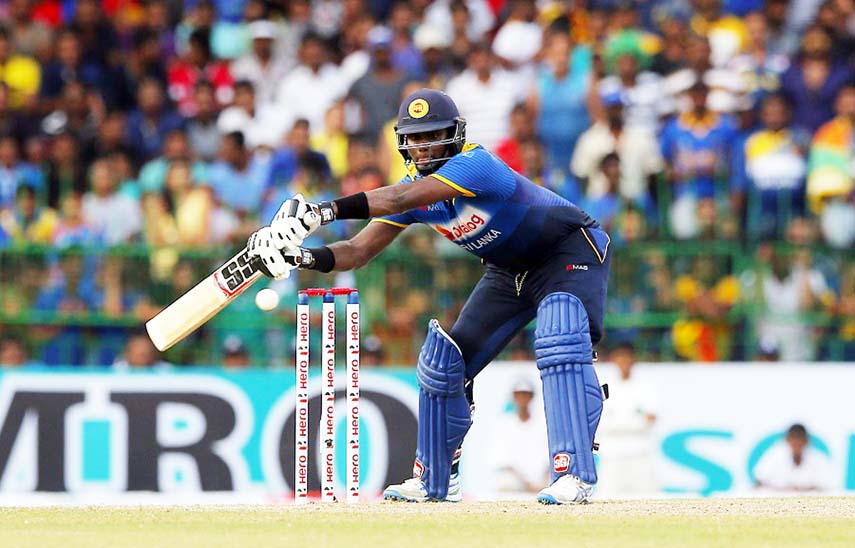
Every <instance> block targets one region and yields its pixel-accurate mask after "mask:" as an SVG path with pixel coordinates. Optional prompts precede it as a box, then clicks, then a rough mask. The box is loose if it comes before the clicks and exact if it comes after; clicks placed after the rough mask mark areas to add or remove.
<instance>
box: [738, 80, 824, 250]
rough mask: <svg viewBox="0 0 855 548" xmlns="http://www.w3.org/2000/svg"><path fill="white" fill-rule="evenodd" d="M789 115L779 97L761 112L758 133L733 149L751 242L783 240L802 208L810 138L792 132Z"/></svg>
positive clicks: (766, 102) (768, 100)
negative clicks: (785, 231) (785, 232)
mask: <svg viewBox="0 0 855 548" xmlns="http://www.w3.org/2000/svg"><path fill="white" fill-rule="evenodd" d="M790 119H791V109H790V105H789V103H788V102H787V100H786V99H785V98H784V97H783V96H781V95H770V96H768V97H767V98H766V99H765V100H764V101H763V105H762V108H761V114H760V120H761V127H760V128H759V129H758V131H756V132H754V133H753V134H752V135H751V136H750V137H748V139H746V140H745V141H744V142H743V143H742V146H741V147H735V149H734V154H733V174H732V178H731V193H732V194H733V195H734V199H733V200H732V202H733V203H734V204H735V206H736V207H735V209H736V211H737V212H741V211H742V209H743V204H744V205H745V208H746V215H745V218H746V232H747V234H748V237H749V238H750V239H752V240H754V239H764V240H765V239H769V238H773V237H782V236H783V235H784V229H785V227H786V226H787V225H789V222H790V220H792V218H794V217H797V216H799V215H801V214H802V213H803V212H804V207H805V176H806V174H807V151H808V148H809V147H810V135H809V134H807V133H805V132H804V131H800V130H798V129H797V128H794V127H792V126H791V123H790Z"/></svg>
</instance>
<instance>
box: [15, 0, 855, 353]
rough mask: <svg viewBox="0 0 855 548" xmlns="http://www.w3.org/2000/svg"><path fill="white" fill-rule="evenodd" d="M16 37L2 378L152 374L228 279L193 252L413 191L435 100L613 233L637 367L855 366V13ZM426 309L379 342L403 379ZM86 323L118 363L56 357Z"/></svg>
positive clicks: (90, 19)
mask: <svg viewBox="0 0 855 548" xmlns="http://www.w3.org/2000/svg"><path fill="white" fill-rule="evenodd" d="M0 22H2V26H0V246H2V248H3V249H2V252H1V253H0V255H2V269H0V277H2V282H3V283H2V287H0V313H2V314H3V318H4V321H3V322H2V323H3V324H4V325H5V324H8V325H5V327H0V335H3V336H5V338H4V343H3V345H0V361H5V360H11V359H12V358H11V357H9V356H18V354H19V353H18V352H17V350H20V354H22V355H24V356H27V358H26V359H28V360H33V361H36V362H42V363H66V364H83V363H86V364H101V365H109V364H110V363H113V362H114V361H115V362H117V363H118V362H121V361H122V360H125V361H127V356H126V354H128V353H131V354H133V349H132V348H130V347H131V346H132V345H133V343H134V340H135V338H134V335H133V332H132V330H129V326H132V325H138V324H139V323H140V321H141V320H144V319H146V318H147V317H150V316H151V315H152V314H154V313H155V312H156V311H157V310H158V309H159V307H162V306H163V305H165V304H168V302H169V301H170V299H171V298H174V296H175V295H176V294H180V291H181V290H182V289H186V288H187V287H189V286H190V285H192V283H193V282H194V281H195V280H197V279H198V278H199V277H201V276H202V275H204V274H205V273H206V271H210V266H211V263H203V264H202V265H201V266H199V265H197V266H196V267H194V266H193V264H192V262H188V261H186V260H185V258H186V255H187V253H190V254H191V255H192V252H194V251H195V252H198V251H199V250H211V251H212V252H214V251H216V256H219V257H220V258H222V257H224V256H225V255H226V251H231V250H232V249H237V248H239V247H241V246H242V245H243V242H244V241H245V239H246V237H247V235H248V234H249V233H251V232H252V231H253V230H255V229H256V228H257V227H258V226H259V225H260V224H261V223H267V222H268V221H269V220H270V218H271V217H272V215H273V213H274V212H275V211H276V209H277V208H278V206H279V204H280V202H281V201H282V200H283V199H285V198H286V197H289V196H291V195H293V194H295V193H297V192H301V193H302V194H303V195H304V196H306V197H307V198H308V199H309V200H312V201H318V200H323V199H330V198H333V197H335V196H338V195H343V194H350V193H353V192H358V191H365V190H370V189H372V188H377V187H379V186H382V185H386V184H394V183H395V182H397V181H398V180H400V179H401V177H402V176H403V175H404V174H405V168H404V165H403V162H402V159H401V157H400V155H399V154H398V152H397V150H396V140H395V137H394V120H395V116H396V114H397V108H398V105H399V103H400V101H401V99H402V98H403V97H405V96H406V95H408V94H409V93H410V92H412V91H413V90H415V89H418V88H420V87H426V86H427V87H433V88H440V89H444V90H446V91H447V92H448V93H449V94H450V95H451V97H452V98H453V99H454V100H455V101H456V103H457V104H458V106H459V108H460V110H461V114H462V115H463V116H464V117H465V118H466V119H467V121H468V124H467V133H468V140H469V141H470V142H476V143H480V144H482V145H484V146H485V147H487V148H488V149H490V150H492V151H493V152H495V153H496V154H497V155H499V156H500V157H501V158H502V159H504V160H505V161H506V162H507V163H508V164H509V165H510V166H511V167H512V168H513V169H515V170H517V171H519V172H520V173H523V174H524V175H526V176H527V177H529V178H531V179H532V180H534V181H536V182H537V183H539V184H541V185H543V186H546V187H549V188H550V189H552V190H554V191H556V192H558V193H559V194H561V195H563V196H565V197H567V198H568V199H570V200H571V201H573V202H575V203H577V204H579V205H580V206H581V207H582V208H583V209H585V210H586V211H588V212H589V213H590V214H591V215H592V216H593V217H595V218H596V219H597V220H598V221H599V222H600V223H601V224H603V225H604V226H605V227H606V228H607V229H608V230H609V231H610V233H611V234H612V241H613V243H614V246H615V250H616V251H615V253H616V256H617V257H616V259H615V261H614V262H613V264H614V267H613V276H612V278H613V279H612V290H611V291H612V293H611V295H610V304H609V306H610V312H611V314H612V315H613V316H615V317H618V316H620V315H624V316H626V317H627V318H629V320H627V321H622V322H619V323H620V325H619V326H617V327H616V328H615V329H613V330H611V332H610V339H611V342H612V344H618V343H620V342H622V341H625V340H635V339H638V338H639V337H646V339H645V340H647V341H652V342H650V344H641V345H640V349H641V351H642V353H643V354H642V355H644V353H647V355H648V357H661V356H664V357H666V358H667V357H670V358H675V359H685V360H696V361H722V360H730V359H769V360H788V361H791V360H795V361H799V360H814V359H852V358H853V357H855V257H853V256H852V254H851V253H849V250H850V248H851V247H852V244H853V242H855V179H853V176H854V175H855V131H853V124H855V0H825V1H822V0H649V1H633V0H587V1H586V0H574V1H564V2H552V1H544V0H433V1H431V0H412V1H394V0H312V1H309V0H232V1H228V2H227V1H223V0H215V1H210V0H187V1H185V2H178V1H165V0H148V1H145V0H126V1H115V0H100V1H99V0H77V1H73V0H65V1H60V0H43V1H37V0H7V1H5V2H0ZM357 228H358V225H355V224H351V225H342V226H336V229H335V230H328V231H321V233H320V234H319V235H318V236H317V238H326V239H332V238H340V237H344V236H347V235H348V234H350V233H352V232H353V231H354V230H356V229H357ZM415 239H418V235H417V237H416V238H415ZM312 243H317V242H312ZM437 245H438V244H437V243H435V242H433V243H431V242H428V243H413V244H412V245H411V246H410V248H409V249H410V250H415V251H416V252H418V250H419V249H433V248H435V246H437ZM645 246H646V247H645ZM657 246H658V247H657ZM24 249H27V250H32V249H40V250H41V251H40V252H39V253H36V255H33V254H32V252H26V253H25V252H23V251H21V250H24ZM127 249H135V250H137V252H136V253H130V254H121V253H119V254H118V255H117V254H116V253H117V250H127ZM639 249H643V250H645V251H644V252H637V251H638V250H639ZM657 249H661V252H660V251H657ZM669 249H670V251H667V250H669ZM69 250H71V252H70V253H66V252H68V251H69ZM93 250H97V252H93ZM139 250H144V251H142V252H140V251H139ZM54 251H55V252H56V254H54ZM87 253H89V254H87ZM93 253H94V254H93ZM469 268H473V269H474V268H477V265H476V264H475V263H473V264H471V265H470V266H469ZM143 273H144V274H143ZM437 276H439V274H437ZM460 279H461V280H468V279H469V277H466V276H463V277H461V278H460ZM642 280H643V281H642ZM327 285H329V284H328V282H327ZM464 289H465V288H464ZM422 293H423V294H424V295H427V293H426V292H425V291H423V292H422ZM464 294H465V292H464ZM414 298H418V297H413V298H409V299H399V300H392V299H388V302H387V303H386V305H385V306H386V310H385V315H383V317H382V318H380V319H379V320H378V323H377V325H372V326H371V328H370V331H373V332H376V333H377V334H378V335H380V338H379V339H378V341H379V340H383V344H388V345H391V346H394V345H396V344H397V345H398V346H400V347H401V350H400V351H399V352H389V353H387V354H386V355H385V358H386V359H388V360H390V361H393V362H395V363H402V361H405V360H411V359H412V358H413V357H414V349H413V348H411V346H412V345H408V344H407V341H406V337H412V334H411V333H409V332H408V330H407V329H405V328H403V327H401V326H402V325H410V324H413V323H414V317H413V315H414V314H415V313H414V312H413V310H414V309H415V310H420V311H422V312H424V311H427V309H429V308H430V304H428V305H425V306H421V307H419V306H413V299H414ZM424 300H427V301H430V299H429V298H427V297H425V299H424ZM395 303H397V304H395ZM431 303H432V304H433V305H438V304H441V303H437V302H436V301H431ZM455 304H456V303H455ZM444 308H445V309H453V306H451V305H450V303H444ZM749 309H750V311H751V316H750V317H751V319H750V323H751V325H750V326H749V327H750V329H745V328H746V322H748V321H749V320H746V317H747V316H746V314H745V310H749ZM87 312H88V313H90V314H91V315H94V316H98V317H104V318H107V319H106V320H104V321H103V322H101V323H98V322H95V323H96V324H97V325H98V326H99V330H98V331H97V332H96V336H97V338H98V340H99V341H100V343H101V346H102V347H103V348H101V347H98V348H96V349H95V350H93V349H92V347H91V345H90V346H87V347H86V349H82V348H81V349H78V350H69V348H72V347H74V344H71V346H70V347H69V346H64V347H62V348H63V349H64V350H63V351H61V352H60V351H58V350H57V351H52V350H51V347H52V346H57V340H59V339H62V337H63V336H64V337H67V338H68V340H69V341H74V340H75V338H76V339H80V337H81V336H82V334H83V333H84V332H85V333H89V335H92V332H91V330H89V331H87V328H86V325H82V324H81V325H78V326H69V325H64V324H63V321H62V318H63V317H68V316H67V315H68V314H72V315H73V314H74V313H78V315H79V314H82V313H87ZM27 314H29V316H27ZM64 314H65V315H66V316H63V315H64ZM657 314H658V316H657ZM25 318H29V319H25ZM110 318H113V320H110ZM117 318H118V319H117ZM632 318H635V320H633V319H632ZM657 318H659V320H657ZM13 320H14V321H13ZM111 321H112V322H113V323H114V324H115V325H113V323H111ZM84 323H85V322H84ZM12 324H16V325H17V328H14V327H13V326H12ZM93 325H94V324H93ZM21 326H23V329H22V328H21ZM90 327H91V326H90ZM396 333H398V334H400V335H401V336H400V337H398V338H399V339H400V340H399V341H397V342H396V338H395V337H396ZM745 333H750V336H747V335H745ZM226 338H227V337H224V338H223V341H222V346H221V354H220V356H219V359H220V360H222V359H225V355H226V354H227V350H228V349H227V347H226V344H225V340H226ZM231 340H232V346H235V345H236V344H238V343H240V344H239V346H240V345H243V344H245V343H244V342H241V341H240V340H238V343H235V342H234V339H231ZM105 341H112V342H105ZM402 341H403V342H402ZM45 343H47V344H45ZM378 344H379V342H378ZM10 345H11V346H10ZM515 345H516V346H514V348H517V347H518V348H520V349H522V348H524V347H525V346H526V344H525V341H523V342H519V341H518V342H516V343H515ZM60 346H61V345H60ZM285 346H286V347H287V345H285ZM7 347H8V348H11V349H12V350H9V351H8V352H7V351H6V348H7ZM104 348H108V349H109V350H104ZM16 349H17V350H16ZM416 349H417V347H416ZM663 349H665V350H663ZM21 359H24V358H20V359H18V361H20V360H21ZM158 359H160V358H159V357H158V356H156V355H155V356H154V357H153V358H152V359H151V360H149V361H152V360H153V361H152V363H155V362H157V360H158ZM182 360H187V361H191V362H192V361H193V360H194V358H193V356H186V355H185V356H182Z"/></svg>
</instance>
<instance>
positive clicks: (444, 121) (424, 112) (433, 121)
mask: <svg viewBox="0 0 855 548" xmlns="http://www.w3.org/2000/svg"><path fill="white" fill-rule="evenodd" d="M449 128H453V129H454V131H452V132H451V134H450V135H448V136H447V137H446V138H445V139H440V140H438V141H432V142H429V143H421V144H418V145H412V144H409V143H408V142H407V136H408V135H413V134H415V133H423V132H427V131H436V130H440V129H449ZM395 135H396V136H397V138H398V152H400V153H401V156H403V157H404V161H405V162H411V161H412V159H411V158H410V153H409V150H410V149H413V148H420V147H424V146H434V145H450V151H449V152H447V153H446V156H444V157H442V158H436V159H434V160H433V161H432V162H430V164H429V165H427V166H422V167H419V171H421V172H422V173H423V174H426V173H432V172H434V171H436V170H437V169H439V167H440V166H441V165H442V164H444V163H445V162H446V161H448V160H449V159H450V158H451V157H452V156H454V155H455V154H457V153H459V152H461V151H462V150H463V145H464V144H466V120H464V119H463V117H462V116H460V111H458V110H457V105H455V104H454V101H452V100H451V97H449V96H448V95H447V94H446V93H445V92H442V91H439V90H436V89H428V88H423V89H420V90H419V91H417V92H415V93H412V94H410V96H409V97H407V98H406V99H404V102H403V103H401V107H400V108H399V109H398V123H397V124H396V125H395Z"/></svg>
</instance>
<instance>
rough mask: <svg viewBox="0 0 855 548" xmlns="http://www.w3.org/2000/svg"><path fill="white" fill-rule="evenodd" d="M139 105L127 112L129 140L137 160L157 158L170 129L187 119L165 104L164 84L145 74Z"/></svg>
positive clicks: (139, 93)
mask: <svg viewBox="0 0 855 548" xmlns="http://www.w3.org/2000/svg"><path fill="white" fill-rule="evenodd" d="M137 103H138V105H139V107H138V108H137V109H136V110H134V111H132V112H131V113H130V114H129V115H128V122H127V132H128V144H129V145H130V146H131V148H132V149H133V151H134V154H135V156H136V160H138V161H146V160H150V159H152V158H154V157H155V156H156V155H157V154H158V153H159V152H160V151H161V149H162V148H163V141H164V139H165V138H166V136H167V135H168V134H169V132H171V131H173V130H175V129H180V128H182V127H183V126H184V119H183V118H182V117H181V116H180V115H179V114H178V113H177V112H175V111H173V110H171V109H170V108H169V107H168V106H167V104H166V98H165V97H164V94H163V87H162V86H161V84H160V82H158V81H157V80H155V79H153V78H146V79H145V80H143V81H142V82H141V83H140V87H139V90H138V91H137Z"/></svg>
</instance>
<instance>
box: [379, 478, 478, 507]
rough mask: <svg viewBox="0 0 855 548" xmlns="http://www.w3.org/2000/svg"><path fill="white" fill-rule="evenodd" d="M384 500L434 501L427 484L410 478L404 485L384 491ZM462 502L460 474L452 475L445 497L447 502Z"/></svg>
mask: <svg viewBox="0 0 855 548" xmlns="http://www.w3.org/2000/svg"><path fill="white" fill-rule="evenodd" d="M383 498H384V499H386V500H398V501H403V502H428V501H432V500H433V499H431V498H429V497H428V494H427V489H425V484H424V482H423V481H422V480H420V479H419V478H410V479H408V480H405V481H404V483H399V484H397V485H390V486H389V487H387V488H386V490H385V491H383ZM462 500H463V495H462V493H461V491H460V474H459V473H456V474H451V477H450V478H449V480H448V493H447V494H446V495H445V502H460V501H462Z"/></svg>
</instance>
